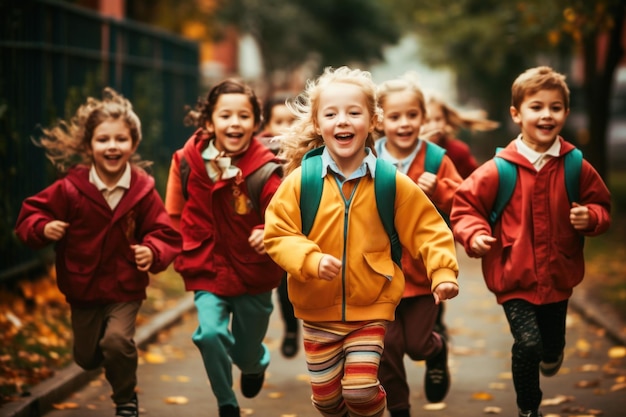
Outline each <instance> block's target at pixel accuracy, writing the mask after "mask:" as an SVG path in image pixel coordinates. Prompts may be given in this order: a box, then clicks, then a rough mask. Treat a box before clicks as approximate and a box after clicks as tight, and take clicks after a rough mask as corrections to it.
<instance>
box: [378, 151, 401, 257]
mask: <svg viewBox="0 0 626 417" xmlns="http://www.w3.org/2000/svg"><path fill="white" fill-rule="evenodd" d="M374 192H375V194H376V209H377V210H378V216H379V217H380V220H381V222H382V223H383V227H384V228H385V231H386V232H387V235H388V236H389V240H390V241H391V258H392V259H393V261H394V262H395V263H396V265H398V266H400V267H402V263H401V260H402V245H401V244H400V237H399V236H398V232H397V230H396V228H395V226H394V214H395V213H394V209H395V201H396V167H395V166H394V165H392V164H390V163H388V162H386V161H383V160H382V159H380V158H377V159H376V176H375V177H374Z"/></svg>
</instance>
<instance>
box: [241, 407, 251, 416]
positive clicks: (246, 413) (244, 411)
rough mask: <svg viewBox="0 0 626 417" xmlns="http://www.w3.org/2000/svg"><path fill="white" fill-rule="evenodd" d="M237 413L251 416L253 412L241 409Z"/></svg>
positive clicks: (249, 409)
mask: <svg viewBox="0 0 626 417" xmlns="http://www.w3.org/2000/svg"><path fill="white" fill-rule="evenodd" d="M239 412H240V413H241V415H242V416H251V415H252V414H254V410H253V409H252V408H242V409H241V410H239Z"/></svg>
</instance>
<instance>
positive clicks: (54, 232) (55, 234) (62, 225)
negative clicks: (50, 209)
mask: <svg viewBox="0 0 626 417" xmlns="http://www.w3.org/2000/svg"><path fill="white" fill-rule="evenodd" d="M69 225H70V224H69V223H66V222H63V221H61V220H52V221H51V222H49V223H47V224H46V225H45V226H44V227H43V235H44V236H45V237H46V239H50V240H54V241H57V240H60V239H61V238H62V237H63V236H65V230H67V227H68V226H69Z"/></svg>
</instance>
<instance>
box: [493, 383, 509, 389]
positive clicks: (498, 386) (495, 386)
mask: <svg viewBox="0 0 626 417" xmlns="http://www.w3.org/2000/svg"><path fill="white" fill-rule="evenodd" d="M507 386H508V384H505V383H504V382H491V383H489V389H495V390H500V391H504V390H505V389H506V388H507Z"/></svg>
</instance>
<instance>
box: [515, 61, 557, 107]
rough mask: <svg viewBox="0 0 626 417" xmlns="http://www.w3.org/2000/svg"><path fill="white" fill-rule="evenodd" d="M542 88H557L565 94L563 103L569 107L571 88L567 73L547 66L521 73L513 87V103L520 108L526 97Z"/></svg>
mask: <svg viewBox="0 0 626 417" xmlns="http://www.w3.org/2000/svg"><path fill="white" fill-rule="evenodd" d="M541 90H557V91H559V92H560V93H561V95H562V96H563V105H564V106H565V109H569V88H568V87H567V83H566V82H565V75H563V74H560V73H558V72H556V71H554V70H553V69H552V68H550V67H547V66H540V67H535V68H530V69H528V70H526V71H524V72H523V73H522V74H520V75H519V76H518V77H517V78H516V79H515V81H514V82H513V86H512V87H511V105H512V106H513V107H515V108H516V109H518V110H519V108H520V106H521V104H522V102H523V101H524V98H525V97H526V96H527V95H529V94H535V93H537V92H538V91H541Z"/></svg>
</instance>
